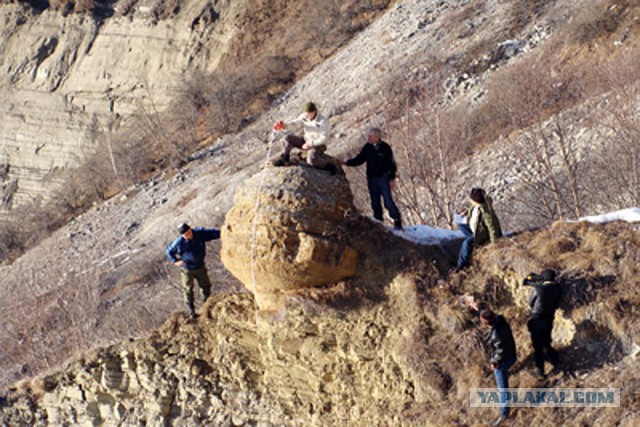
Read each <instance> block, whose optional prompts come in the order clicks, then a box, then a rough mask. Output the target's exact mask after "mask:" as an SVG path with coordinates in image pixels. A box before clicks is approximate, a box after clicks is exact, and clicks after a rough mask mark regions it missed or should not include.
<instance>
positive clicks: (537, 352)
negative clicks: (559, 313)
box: [523, 270, 562, 380]
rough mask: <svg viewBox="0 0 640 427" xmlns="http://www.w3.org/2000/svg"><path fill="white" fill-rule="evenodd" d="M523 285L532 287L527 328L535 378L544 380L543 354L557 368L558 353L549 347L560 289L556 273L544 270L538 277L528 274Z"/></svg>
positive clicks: (558, 303)
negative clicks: (545, 354)
mask: <svg viewBox="0 0 640 427" xmlns="http://www.w3.org/2000/svg"><path fill="white" fill-rule="evenodd" d="M523 285H525V286H533V290H532V291H531V296H530V297H529V306H530V307H531V318H530V319H529V321H528V322H527V328H528V329H529V333H530V334H531V343H532V345H533V355H534V359H535V362H536V378H537V379H538V380H544V379H545V378H546V377H545V374H544V353H545V351H546V353H547V357H548V358H549V360H550V361H551V364H552V365H553V366H554V367H557V366H558V362H559V358H558V353H557V352H556V351H555V349H554V348H553V347H551V331H552V330H553V318H554V316H555V313H556V309H557V308H558V306H559V305H560V299H561V298H562V287H561V286H560V285H559V284H558V283H557V282H556V272H555V271H553V270H544V271H543V272H542V273H540V275H536V274H530V275H529V276H527V277H526V278H525V279H524V281H523Z"/></svg>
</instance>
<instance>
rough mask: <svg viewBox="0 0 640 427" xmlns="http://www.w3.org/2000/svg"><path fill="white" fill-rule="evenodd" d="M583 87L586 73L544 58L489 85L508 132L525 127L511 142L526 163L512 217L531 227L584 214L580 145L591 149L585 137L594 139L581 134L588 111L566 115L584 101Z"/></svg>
mask: <svg viewBox="0 0 640 427" xmlns="http://www.w3.org/2000/svg"><path fill="white" fill-rule="evenodd" d="M582 83H583V75H582V74H580V73H578V72H576V70H573V69H567V68H563V67H562V66H561V65H560V64H559V63H557V62H555V61H554V59H553V58H550V57H549V56H542V55H541V56H538V57H537V58H536V60H535V61H533V60H530V61H526V62H522V63H520V64H517V65H515V66H513V67H510V68H509V69H508V70H505V71H504V72H503V73H502V74H501V76H500V78H498V79H495V80H494V81H493V82H492V84H491V85H490V88H489V91H490V93H491V95H490V99H489V103H490V104H491V105H492V108H493V109H494V113H495V115H496V116H499V117H500V118H501V121H503V122H506V123H508V125H507V127H508V128H511V129H521V131H520V132H517V133H513V134H510V135H507V140H508V141H509V142H510V143H511V144H512V145H513V146H514V147H515V148H516V149H515V150H514V155H515V156H516V158H517V161H518V163H519V164H520V165H521V171H520V176H519V177H518V179H519V183H520V185H521V186H522V189H521V190H522V191H520V192H519V194H518V195H517V196H516V200H515V203H514V204H513V205H512V208H513V209H514V212H513V213H514V214H518V215H520V217H521V219H523V220H524V221H525V222H526V223H536V221H537V222H538V224H539V223H540V222H542V223H547V222H550V221H553V220H556V219H562V218H566V217H580V216H582V214H583V211H584V203H585V202H584V197H585V195H586V194H585V185H586V182H585V179H584V178H585V176H584V174H583V169H582V163H581V160H582V158H583V157H584V156H583V155H581V152H580V151H579V147H580V146H588V145H589V141H586V140H585V138H592V137H593V136H592V134H583V135H581V134H580V133H578V132H577V131H576V130H577V129H578V128H580V127H583V126H585V123H586V117H585V112H583V111H579V110H565V111H563V109H564V107H565V106H567V105H570V104H572V103H573V102H574V100H576V99H581V98H582V96H583V87H582ZM581 139H582V140H581Z"/></svg>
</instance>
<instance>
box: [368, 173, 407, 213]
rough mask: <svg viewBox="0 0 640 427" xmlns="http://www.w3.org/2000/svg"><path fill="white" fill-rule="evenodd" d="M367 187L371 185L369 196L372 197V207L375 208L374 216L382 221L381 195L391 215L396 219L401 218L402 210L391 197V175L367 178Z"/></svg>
mask: <svg viewBox="0 0 640 427" xmlns="http://www.w3.org/2000/svg"><path fill="white" fill-rule="evenodd" d="M367 187H369V196H370V197H371V209H373V217H374V218H375V219H377V220H379V221H382V205H381V204H380V197H382V200H383V201H384V207H385V208H387V210H388V211H389V215H390V216H391V218H393V219H394V220H398V219H400V211H399V210H398V207H397V206H396V204H395V202H394V201H393V197H391V187H389V177H386V176H381V177H379V178H371V177H369V178H367Z"/></svg>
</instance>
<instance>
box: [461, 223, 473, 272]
mask: <svg viewBox="0 0 640 427" xmlns="http://www.w3.org/2000/svg"><path fill="white" fill-rule="evenodd" d="M458 228H459V229H460V231H462V234H464V240H463V241H462V246H461V247H460V255H458V268H462V267H465V266H467V265H469V264H470V263H471V254H472V252H473V231H471V227H469V224H458Z"/></svg>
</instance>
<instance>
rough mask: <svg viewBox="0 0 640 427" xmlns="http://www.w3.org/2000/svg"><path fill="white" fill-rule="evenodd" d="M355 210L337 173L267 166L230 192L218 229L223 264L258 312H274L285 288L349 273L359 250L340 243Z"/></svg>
mask: <svg viewBox="0 0 640 427" xmlns="http://www.w3.org/2000/svg"><path fill="white" fill-rule="evenodd" d="M354 212H355V207H354V205H353V197H352V194H351V191H350V189H349V184H348V182H347V180H346V178H345V176H344V175H343V174H342V173H338V174H336V175H331V174H329V173H328V172H326V171H323V170H319V169H314V168H311V167H306V166H292V167H279V168H274V167H270V168H268V169H266V170H263V171H262V172H261V173H259V174H257V175H255V176H254V177H252V178H250V179H249V180H247V182H246V183H245V185H244V186H243V187H242V188H241V189H240V190H239V191H238V192H237V193H236V195H235V197H234V206H233V208H231V210H229V212H228V213H227V216H226V219H225V224H224V227H223V228H222V249H221V258H222V262H223V264H224V265H225V267H226V268H227V269H228V270H229V271H230V272H231V273H232V274H233V275H234V276H236V277H237V278H238V279H239V280H240V281H241V282H242V283H243V284H244V285H245V287H247V289H249V290H250V291H251V292H252V293H253V294H254V296H255V298H256V301H257V303H258V306H259V308H260V309H262V310H275V309H278V308H279V307H280V306H281V304H282V302H283V297H284V296H285V295H286V294H287V293H291V292H295V291H299V290H301V289H304V288H310V287H318V286H323V285H327V284H331V283H336V282H339V281H341V280H343V279H345V278H348V277H351V276H353V275H355V273H356V264H357V258H358V254H357V252H356V251H355V250H354V249H353V248H352V247H350V246H349V245H347V243H346V226H347V220H348V217H349V216H350V215H352V214H353V213H354Z"/></svg>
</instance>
